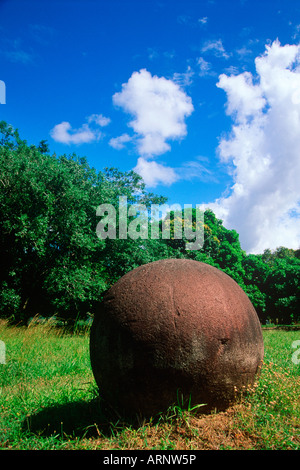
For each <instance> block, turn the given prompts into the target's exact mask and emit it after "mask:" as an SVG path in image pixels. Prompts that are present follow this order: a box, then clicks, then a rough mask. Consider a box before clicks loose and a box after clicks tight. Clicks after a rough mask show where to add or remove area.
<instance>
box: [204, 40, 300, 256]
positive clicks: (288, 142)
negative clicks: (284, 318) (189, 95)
mask: <svg viewBox="0 0 300 470" xmlns="http://www.w3.org/2000/svg"><path fill="white" fill-rule="evenodd" d="M255 66H256V72H257V75H256V76H255V77H253V76H252V74H251V73H249V72H245V73H242V74H240V75H235V76H226V75H221V76H220V77H219V82H218V84H217V86H218V87H219V88H221V89H223V90H224V91H225V92H226V94H227V107H226V112H227V114H228V115H229V116H231V117H232V119H233V126H232V130H231V133H230V135H228V136H227V137H223V138H221V140H220V144H219V148H218V150H219V156H220V159H221V161H223V162H225V163H228V164H229V165H230V166H231V168H233V178H234V184H233V186H232V188H231V193H230V195H229V196H228V197H221V198H220V199H218V200H217V201H215V202H214V203H212V204H209V206H210V207H211V208H212V209H213V210H215V212H216V213H217V215H218V216H219V217H220V218H222V219H223V221H224V224H225V225H226V226H227V227H228V228H234V229H236V230H237V231H238V232H239V234H240V240H241V244H242V247H243V248H244V249H245V250H246V251H248V252H252V253H261V252H262V251H263V250H264V249H265V248H271V249H275V248H276V247H278V246H280V245H283V246H287V247H291V248H299V245H300V223H299V222H300V221H299V218H300V206H299V202H300V190H299V175H300V158H299V155H300V132H299V130H300V46H296V45H289V44H288V45H285V46H281V44H280V43H279V42H278V41H275V42H273V44H272V45H268V46H266V50H265V53H264V54H263V55H262V56H259V57H257V58H256V60H255Z"/></svg>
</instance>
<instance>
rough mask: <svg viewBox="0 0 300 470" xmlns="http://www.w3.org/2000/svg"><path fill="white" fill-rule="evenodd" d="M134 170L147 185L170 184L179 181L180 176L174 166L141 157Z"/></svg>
mask: <svg viewBox="0 0 300 470" xmlns="http://www.w3.org/2000/svg"><path fill="white" fill-rule="evenodd" d="M134 171H135V172H136V173H138V174H139V175H140V176H141V177H142V178H143V180H144V182H145V183H146V185H147V186H150V187H153V188H154V187H155V186H157V185H158V184H164V185H166V186H170V185H171V184H173V183H175V182H176V181H178V179H179V176H178V174H177V173H176V171H175V170H174V168H171V167H168V166H164V165H162V164H160V163H157V162H154V161H149V160H146V159H145V158H143V157H140V158H139V159H138V161H137V165H136V167H135V168H134Z"/></svg>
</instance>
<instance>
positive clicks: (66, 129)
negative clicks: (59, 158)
mask: <svg viewBox="0 0 300 470" xmlns="http://www.w3.org/2000/svg"><path fill="white" fill-rule="evenodd" d="M50 135H51V137H52V139H54V140H55V141H56V142H60V143H62V144H86V143H90V142H92V141H94V140H98V139H99V137H100V135H99V132H97V131H92V130H91V129H90V128H89V127H88V125H87V124H83V125H82V127H81V128H80V129H74V130H73V129H72V126H71V124H70V123H69V122H67V121H64V122H61V123H60V124H56V126H54V128H53V129H52V130H51V132H50Z"/></svg>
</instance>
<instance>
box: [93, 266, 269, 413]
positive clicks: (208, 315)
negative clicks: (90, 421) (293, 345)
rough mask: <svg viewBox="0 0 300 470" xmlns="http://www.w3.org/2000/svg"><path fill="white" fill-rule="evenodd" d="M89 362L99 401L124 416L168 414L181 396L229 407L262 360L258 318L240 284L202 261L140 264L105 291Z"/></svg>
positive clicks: (94, 331)
mask: <svg viewBox="0 0 300 470" xmlns="http://www.w3.org/2000/svg"><path fill="white" fill-rule="evenodd" d="M90 356H91V364H92V369H93V373H94V376H95V380H96V383H97V385H98V387H99V389H100V395H102V396H103V397H104V398H106V399H107V400H108V401H110V402H111V403H112V405H113V406H114V407H115V408H116V409H118V410H119V411H120V412H121V413H125V414H131V413H140V414H142V415H144V416H149V415H153V414H155V413H157V412H159V411H163V410H164V409H166V408H167V407H168V406H170V405H171V404H173V403H174V402H176V400H177V394H178V395H179V397H181V394H183V396H184V397H185V400H188V399H189V396H191V399H192V402H191V403H192V404H199V403H201V404H204V403H205V404H206V407H205V408H203V410H209V409H211V408H217V409H224V408H226V407H227V406H228V405H229V404H231V403H232V402H233V401H234V400H235V397H236V393H237V392H240V391H241V390H242V389H243V387H245V386H247V385H250V384H253V382H254V380H255V376H256V374H257V372H258V371H259V369H260V366H261V363H262V359H263V339H262V332H261V327H260V323H259V320H258V317H257V314H256V312H255V310H254V307H253V305H252V304H251V302H250V300H249V298H248V297H247V295H246V294H245V293H244V291H243V290H242V289H241V288H240V287H239V286H238V284H237V283H236V282H235V281H234V280H233V279H231V278H230V277H229V276H228V275H227V274H225V273H223V272H222V271H220V270H218V269H216V268H214V267H212V266H209V265H207V264H204V263H200V262H198V261H193V260H185V259H167V260H161V261H156V262H153V263H149V264H146V265H143V266H140V267H138V268H136V269H134V270H133V271H131V272H129V273H127V274H126V275H125V276H123V277H122V278H121V279H120V280H119V281H118V282H117V283H116V284H114V285H113V286H112V287H111V289H109V291H108V292H107V294H106V295H105V297H104V300H103V302H102V303H101V304H100V307H99V310H98V312H97V313H96V315H95V318H94V322H93V325H92V329H91V337H90Z"/></svg>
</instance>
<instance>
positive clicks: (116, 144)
mask: <svg viewBox="0 0 300 470" xmlns="http://www.w3.org/2000/svg"><path fill="white" fill-rule="evenodd" d="M131 140H132V137H130V135H128V134H122V135H120V136H119V137H113V138H111V139H110V141H109V145H110V146H111V147H113V148H114V149H116V150H121V149H123V148H124V147H125V144H126V143H127V142H130V141H131Z"/></svg>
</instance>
